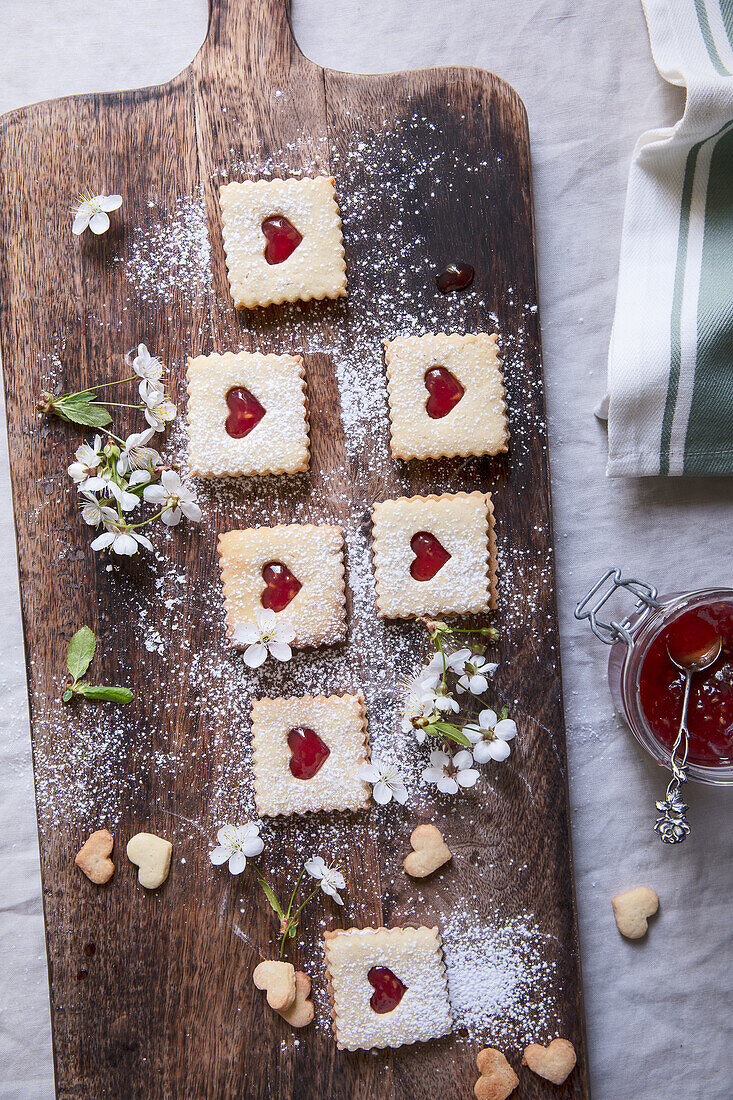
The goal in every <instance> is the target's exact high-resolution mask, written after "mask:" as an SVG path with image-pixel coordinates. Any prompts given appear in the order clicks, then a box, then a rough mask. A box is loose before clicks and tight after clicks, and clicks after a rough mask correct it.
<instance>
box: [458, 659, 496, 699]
mask: <svg viewBox="0 0 733 1100" xmlns="http://www.w3.org/2000/svg"><path fill="white" fill-rule="evenodd" d="M498 667H499V666H498V665H497V664H495V663H494V662H493V661H487V660H486V658H485V657H484V656H483V654H481V653H473V654H472V655H471V657H470V658H468V659H467V660H466V662H465V664H464V673H463V675H462V676H461V677H460V679H459V680H458V683H457V684H456V691H457V692H458V694H459V695H463V693H464V692H466V691H470V692H471V693H472V694H473V695H483V693H484V692H485V691H486V689H487V688H488V686H489V678H490V677H491V676H493V675H494V673H495V672H496V670H497V668H498Z"/></svg>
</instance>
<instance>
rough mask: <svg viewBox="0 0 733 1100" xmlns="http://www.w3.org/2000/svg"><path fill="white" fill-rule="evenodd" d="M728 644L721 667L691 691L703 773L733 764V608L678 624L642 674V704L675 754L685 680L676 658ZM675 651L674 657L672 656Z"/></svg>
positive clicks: (693, 749) (698, 612) (693, 615)
mask: <svg viewBox="0 0 733 1100" xmlns="http://www.w3.org/2000/svg"><path fill="white" fill-rule="evenodd" d="M716 636H717V637H719V638H721V639H722V642H723V649H722V652H721V654H720V656H719V657H718V659H717V661H716V662H715V663H714V664H713V665H711V666H710V668H707V669H705V670H704V671H702V672H696V673H695V675H694V676H693V677H692V684H691V686H690V703H689V707H688V711H687V727H688V730H689V733H690V749H689V760H690V762H691V763H692V764H699V765H702V766H703V767H708V768H710V767H720V766H723V765H729V764H731V763H733V605H732V604H730V603H711V604H708V605H707V606H706V607H698V608H693V609H692V610H690V611H685V612H684V614H682V615H680V616H679V617H678V618H676V619H674V620H673V621H672V622H671V623H670V624H669V625H668V626H667V627H665V629H664V630H663V631H662V632H661V634H659V635H658V636H657V637H656V638H655V639H654V641H653V642H652V644H651V645H650V646H649V649H648V650H647V652H646V654H645V656H644V660H643V662H642V666H641V671H640V673H639V701H640V703H641V709H642V710H643V712H644V715H645V717H646V720H647V722H648V723H649V726H650V728H651V730H652V732H653V733H654V735H655V736H656V737H657V739H658V740H659V741H660V742H661V743H662V744H663V745H665V746H666V747H667V748H670V749H671V748H672V745H673V744H674V742H675V738H676V737H677V731H678V729H679V724H680V716H681V714H682V696H683V694H684V690H685V674H684V673H683V672H682V671H680V669H678V668H676V667H675V665H673V664H672V661H671V660H670V657H669V651H671V652H672V653H674V654H675V656H676V657H683V658H684V657H685V655H690V656H694V655H695V654H699V653H701V652H704V651H706V650H708V649H709V648H710V645H711V643H712V642H713V641H714V640H715V637H716ZM668 646H669V651H668Z"/></svg>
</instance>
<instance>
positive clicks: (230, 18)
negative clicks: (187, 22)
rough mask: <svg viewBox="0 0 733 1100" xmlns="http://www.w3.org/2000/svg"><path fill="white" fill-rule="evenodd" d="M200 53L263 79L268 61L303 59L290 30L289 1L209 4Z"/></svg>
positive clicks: (237, 0) (224, 0)
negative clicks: (230, 63)
mask: <svg viewBox="0 0 733 1100" xmlns="http://www.w3.org/2000/svg"><path fill="white" fill-rule="evenodd" d="M200 53H201V54H202V55H204V56H205V57H207V59H208V58H210V57H211V56H212V55H214V54H216V56H217V58H218V59H219V61H220V62H225V61H226V59H227V58H228V57H230V58H231V59H232V62H233V63H236V64H237V65H238V67H241V66H242V65H243V64H244V65H246V66H247V67H248V68H252V69H254V70H255V71H259V72H260V73H261V74H262V75H266V67H267V62H268V59H269V58H271V59H272V61H273V63H275V62H276V61H277V60H279V61H282V59H283V57H289V58H290V60H291V61H292V60H294V58H295V56H298V57H302V56H303V55H302V54H301V53H300V50H299V49H298V45H297V43H296V41H295V38H294V36H293V32H292V28H291V26H290V0H209V26H208V30H207V32H206V38H205V40H204V44H203V46H202V47H201V51H200Z"/></svg>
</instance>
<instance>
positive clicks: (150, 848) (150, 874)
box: [127, 833, 173, 890]
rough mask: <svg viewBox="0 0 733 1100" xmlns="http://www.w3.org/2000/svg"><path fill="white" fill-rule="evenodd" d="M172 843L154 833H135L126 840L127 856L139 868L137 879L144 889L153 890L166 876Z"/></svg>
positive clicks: (169, 865) (169, 863)
mask: <svg viewBox="0 0 733 1100" xmlns="http://www.w3.org/2000/svg"><path fill="white" fill-rule="evenodd" d="M172 851H173V845H172V844H171V842H170V841H169V840H163V838H162V837H161V836H156V835H155V833H135V836H133V837H131V838H130V840H128V842H127V858H128V859H129V861H130V863H134V864H135V866H136V867H138V868H139V870H138V872H137V879H138V882H139V883H140V885H141V886H144V887H145V889H146V890H155V889H157V887H158V886H162V884H163V883H164V882H165V880H166V879H167V878H168V872H169V871H170V867H171V852H172Z"/></svg>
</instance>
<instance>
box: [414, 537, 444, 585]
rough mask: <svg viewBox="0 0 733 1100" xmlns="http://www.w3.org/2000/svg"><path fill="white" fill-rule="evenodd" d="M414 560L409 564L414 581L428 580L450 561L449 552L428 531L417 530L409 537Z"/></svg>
mask: <svg viewBox="0 0 733 1100" xmlns="http://www.w3.org/2000/svg"><path fill="white" fill-rule="evenodd" d="M410 547H411V549H412V552H413V554H414V555H415V560H414V561H413V562H412V564H411V565H410V576H411V577H412V579H413V580H416V581H430V580H432V579H433V577H434V576H435V574H436V573H437V572H438V571H439V570H440V569H442V568H443V566H444V565H445V563H446V562H447V561H450V557H451V556H450V554H449V553H448V551H447V550H446V548H445V547H444V546H443V545H442V544H441V543H440V542H438V540H437V539H436V537H435V535H432V534H431V533H430V531H418V532H417V533H416V534H414V535H413V536H412V538H411V539H410Z"/></svg>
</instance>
